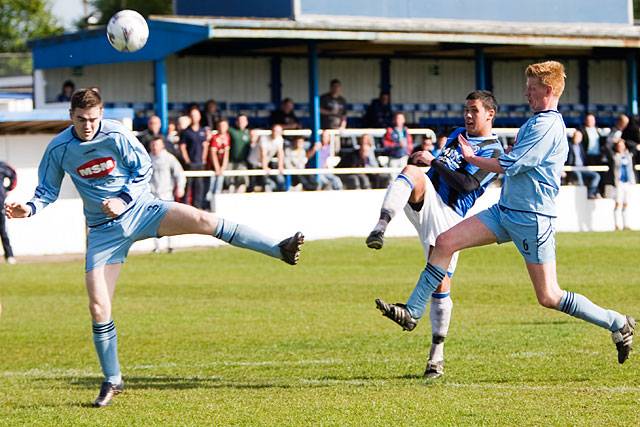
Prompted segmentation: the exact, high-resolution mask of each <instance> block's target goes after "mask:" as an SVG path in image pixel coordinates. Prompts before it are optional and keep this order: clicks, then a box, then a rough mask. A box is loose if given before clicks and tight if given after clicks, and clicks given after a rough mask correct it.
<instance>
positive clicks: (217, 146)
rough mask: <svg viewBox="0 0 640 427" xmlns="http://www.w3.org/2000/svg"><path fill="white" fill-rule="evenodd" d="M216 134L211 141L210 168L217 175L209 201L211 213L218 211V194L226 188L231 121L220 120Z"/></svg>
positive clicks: (212, 180) (208, 196)
mask: <svg viewBox="0 0 640 427" xmlns="http://www.w3.org/2000/svg"><path fill="white" fill-rule="evenodd" d="M216 131H217V132H216V133H215V135H213V136H212V137H211V139H210V140H209V164H208V166H209V168H210V169H212V170H213V171H214V173H215V175H214V176H213V177H211V181H210V185H209V192H208V193H207V200H208V201H209V208H210V210H211V212H215V211H216V194H220V193H222V189H223V188H224V175H223V173H224V171H225V170H227V166H228V165H229V150H230V147H231V137H230V136H229V121H228V120H227V119H220V120H218V123H217V124H216Z"/></svg>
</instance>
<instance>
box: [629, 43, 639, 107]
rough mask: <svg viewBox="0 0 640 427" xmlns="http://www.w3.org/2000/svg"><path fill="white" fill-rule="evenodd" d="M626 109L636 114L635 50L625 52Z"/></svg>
mask: <svg viewBox="0 0 640 427" xmlns="http://www.w3.org/2000/svg"><path fill="white" fill-rule="evenodd" d="M627 111H628V112H629V114H633V115H636V114H638V58H637V56H636V51H635V50H631V51H629V53H627Z"/></svg>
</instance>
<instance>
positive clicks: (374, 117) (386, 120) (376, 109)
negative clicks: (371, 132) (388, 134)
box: [364, 91, 393, 129]
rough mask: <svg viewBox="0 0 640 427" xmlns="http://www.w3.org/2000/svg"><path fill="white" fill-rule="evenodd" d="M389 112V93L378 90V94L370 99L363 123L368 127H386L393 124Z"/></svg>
mask: <svg viewBox="0 0 640 427" xmlns="http://www.w3.org/2000/svg"><path fill="white" fill-rule="evenodd" d="M392 121H393V116H392V112H391V95H390V94H389V92H387V91H382V92H380V96H379V97H378V98H376V99H372V100H371V104H369V106H368V107H367V112H366V113H365V115H364V125H365V127H368V128H383V129H386V128H388V127H390V126H391V125H392V124H393V122H392Z"/></svg>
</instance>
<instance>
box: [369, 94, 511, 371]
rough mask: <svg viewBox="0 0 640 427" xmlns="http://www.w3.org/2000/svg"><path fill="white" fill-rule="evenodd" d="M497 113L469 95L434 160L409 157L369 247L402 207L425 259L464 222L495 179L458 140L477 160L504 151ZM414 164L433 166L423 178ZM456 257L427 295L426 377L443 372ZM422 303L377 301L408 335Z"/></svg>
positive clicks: (487, 98)
mask: <svg viewBox="0 0 640 427" xmlns="http://www.w3.org/2000/svg"><path fill="white" fill-rule="evenodd" d="M497 111H498V105H497V103H496V99H495V98H494V96H493V95H492V94H491V92H488V91H484V90H477V91H474V92H471V93H470V94H469V95H468V96H467V98H466V101H465V105H464V123H465V127H464V128H458V129H456V130H455V131H454V132H453V133H452V134H451V135H450V136H449V139H448V140H447V143H446V145H445V147H444V149H443V151H442V153H441V154H440V155H439V156H438V158H434V157H433V155H432V154H431V153H430V152H429V151H420V152H418V153H415V154H414V155H413V156H411V158H410V161H409V163H410V164H409V165H408V166H406V167H405V168H404V169H403V170H402V173H401V174H400V175H398V177H397V178H396V179H395V180H394V181H393V182H392V183H391V185H390V186H389V188H388V190H387V193H386V195H385V198H384V201H383V202H382V208H381V209H380V220H379V221H378V224H377V225H376V226H375V228H374V229H373V231H372V232H371V234H369V237H368V238H367V246H368V247H370V248H373V249H380V248H382V245H383V243H384V233H385V230H386V228H387V225H388V224H389V222H390V221H391V219H392V218H393V217H394V216H395V215H396V214H397V213H398V212H399V211H400V210H402V209H404V212H405V214H406V215H407V217H408V218H409V221H411V223H412V224H413V225H414V227H415V228H416V230H417V232H418V236H419V238H420V242H421V243H422V246H423V248H424V253H425V257H426V258H427V260H428V259H429V252H430V251H431V249H432V248H433V245H435V243H436V238H437V237H438V235H439V234H440V233H442V232H444V231H446V230H448V229H449V228H451V227H453V226H454V225H455V224H457V223H459V222H460V221H462V218H463V217H464V216H465V214H466V213H467V211H468V210H469V209H470V208H471V207H472V206H473V204H474V203H475V201H476V200H477V199H478V197H480V196H482V194H483V193H484V192H485V189H486V188H487V186H488V185H489V184H490V183H491V181H493V180H494V179H495V178H496V174H495V173H493V172H487V171H484V170H481V169H480V168H478V167H477V166H475V165H472V164H469V163H468V162H466V161H465V160H464V159H463V158H462V153H461V151H460V147H459V144H460V143H459V137H460V138H463V135H466V139H467V140H468V141H469V143H470V144H471V145H472V147H473V149H474V151H475V152H476V155H477V156H480V157H483V158H489V159H495V158H497V157H498V156H500V155H501V154H502V152H503V150H502V145H501V144H500V142H499V141H498V140H497V137H496V135H495V134H494V133H493V119H494V118H495V115H496V112H497ZM418 166H431V169H429V171H428V172H427V173H426V174H425V173H423V172H422V170H421V169H420V168H419V167H418ZM457 259H458V257H457V254H454V255H453V257H452V259H451V261H450V262H449V264H448V267H447V273H448V274H447V275H446V277H445V278H444V279H443V280H442V283H441V284H439V286H438V287H437V289H433V290H432V292H431V310H430V318H431V332H432V342H431V350H430V352H429V359H428V361H427V368H426V370H425V373H424V375H425V376H426V377H427V378H438V377H440V376H442V374H443V373H444V340H445V337H446V336H447V333H448V331H449V323H450V321H451V311H452V308H453V302H452V301H451V296H450V288H451V277H452V276H453V272H454V270H455V268H456V262H457ZM426 302H427V301H426V299H425V300H424V304H421V305H417V304H413V305H412V306H411V308H409V307H407V306H405V305H403V304H387V303H385V302H384V301H382V300H379V299H378V300H376V305H377V306H378V308H379V309H380V310H382V312H383V314H384V315H385V316H387V317H390V318H391V319H393V320H394V321H396V323H398V324H399V325H400V326H402V328H403V329H404V330H406V331H411V330H413V329H414V328H415V327H416V324H417V322H418V320H419V319H420V318H421V317H422V315H423V314H424V312H425V309H426Z"/></svg>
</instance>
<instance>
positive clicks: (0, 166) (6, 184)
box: [0, 160, 18, 264]
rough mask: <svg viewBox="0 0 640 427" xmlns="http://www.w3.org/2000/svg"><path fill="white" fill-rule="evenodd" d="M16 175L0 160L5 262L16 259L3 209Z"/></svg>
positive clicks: (0, 223) (0, 234)
mask: <svg viewBox="0 0 640 427" xmlns="http://www.w3.org/2000/svg"><path fill="white" fill-rule="evenodd" d="M17 183H18V176H17V174H16V171H15V170H14V169H13V168H12V167H11V166H9V165H8V164H7V163H5V162H3V161H1V160H0V240H2V249H3V250H4V260H5V262H6V263H7V264H15V263H16V259H15V258H14V256H13V249H12V248H11V242H10V241H9V235H8V234H7V216H6V215H5V211H4V201H5V199H6V197H7V193H9V191H11V190H13V189H14V188H16V184H17Z"/></svg>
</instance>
